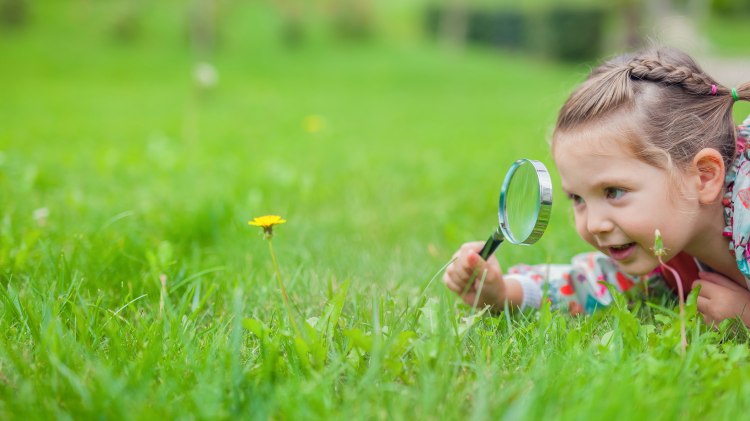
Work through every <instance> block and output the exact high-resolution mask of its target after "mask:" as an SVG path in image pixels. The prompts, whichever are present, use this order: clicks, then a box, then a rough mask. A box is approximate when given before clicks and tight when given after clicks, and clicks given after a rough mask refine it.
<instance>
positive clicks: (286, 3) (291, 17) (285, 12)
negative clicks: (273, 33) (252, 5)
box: [273, 0, 305, 47]
mask: <svg viewBox="0 0 750 421" xmlns="http://www.w3.org/2000/svg"><path fill="white" fill-rule="evenodd" d="M273 3H274V5H275V6H276V9H277V10H278V11H279V13H281V19H282V25H283V26H282V28H281V41H282V42H283V43H284V45H286V46H287V47H296V46H299V45H300V44H302V43H303V42H304V41H305V21H304V18H303V10H302V5H301V3H302V2H301V1H298V0H274V2H273Z"/></svg>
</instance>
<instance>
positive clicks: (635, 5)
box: [618, 0, 644, 50]
mask: <svg viewBox="0 0 750 421" xmlns="http://www.w3.org/2000/svg"><path fill="white" fill-rule="evenodd" d="M618 3H619V4H618V6H619V9H620V12H621V13H622V16H623V19H624V23H625V47H626V48H627V49H628V50H635V49H637V48H640V47H641V46H642V45H643V41H644V37H643V33H642V31H643V8H644V4H643V1H642V0H620V1H619V2H618Z"/></svg>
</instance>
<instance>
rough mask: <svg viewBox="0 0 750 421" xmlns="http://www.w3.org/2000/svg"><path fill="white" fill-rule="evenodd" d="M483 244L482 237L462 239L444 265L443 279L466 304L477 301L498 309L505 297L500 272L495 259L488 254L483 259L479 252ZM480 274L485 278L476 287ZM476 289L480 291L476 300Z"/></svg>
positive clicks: (482, 304)
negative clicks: (465, 241)
mask: <svg viewBox="0 0 750 421" xmlns="http://www.w3.org/2000/svg"><path fill="white" fill-rule="evenodd" d="M482 246H484V243H483V242H481V241H475V242H471V243H464V244H463V245H462V246H461V248H459V249H458V251H457V252H456V253H455V254H454V255H453V262H452V263H451V264H450V265H448V267H447V268H446V269H445V273H444V274H443V282H444V283H445V285H446V286H447V287H448V288H449V289H450V290H451V291H453V292H455V293H456V294H458V295H459V296H460V297H461V298H462V299H463V300H464V302H465V303H466V304H468V305H470V306H473V305H474V304H475V302H476V305H477V307H484V306H487V305H489V306H492V308H493V310H495V311H500V310H502V309H503V304H504V302H505V299H506V286H505V282H504V280H503V272H502V270H501V269H500V264H499V263H498V262H497V259H495V258H494V257H490V259H488V260H487V261H484V259H482V257H481V256H479V251H480V250H482ZM485 271H486V275H485ZM482 278H484V283H483V284H482V285H481V291H479V286H480V283H481V282H482ZM477 293H479V299H478V300H477Z"/></svg>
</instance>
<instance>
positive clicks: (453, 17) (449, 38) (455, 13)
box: [438, 0, 469, 49]
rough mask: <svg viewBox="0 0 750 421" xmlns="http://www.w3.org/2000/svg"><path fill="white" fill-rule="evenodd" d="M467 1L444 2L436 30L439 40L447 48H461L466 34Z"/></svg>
mask: <svg viewBox="0 0 750 421" xmlns="http://www.w3.org/2000/svg"><path fill="white" fill-rule="evenodd" d="M467 4H468V1H467V0H446V2H445V8H444V9H443V11H444V13H443V15H442V20H441V22H440V26H439V28H438V31H439V32H438V34H439V36H440V40H441V41H442V42H443V43H444V44H445V45H446V46H447V47H449V48H457V49H461V48H463V46H464V44H465V43H466V35H467V32H468V20H469V16H468V7H467Z"/></svg>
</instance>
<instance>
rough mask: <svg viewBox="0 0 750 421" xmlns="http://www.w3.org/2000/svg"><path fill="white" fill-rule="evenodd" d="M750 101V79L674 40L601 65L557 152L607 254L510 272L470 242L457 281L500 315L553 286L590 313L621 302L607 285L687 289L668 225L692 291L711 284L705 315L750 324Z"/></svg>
mask: <svg viewBox="0 0 750 421" xmlns="http://www.w3.org/2000/svg"><path fill="white" fill-rule="evenodd" d="M739 100H750V83H745V84H743V85H741V86H739V87H737V88H727V87H724V86H722V85H720V84H719V83H717V82H716V81H715V80H714V79H713V78H711V76H709V75H707V74H706V73H704V72H703V71H702V70H701V68H700V67H699V66H698V65H697V64H696V63H695V62H694V61H693V59H691V58H690V57H689V56H687V55H686V54H684V53H682V52H680V51H677V50H674V49H670V48H658V49H653V50H648V51H642V52H638V53H635V54H628V55H623V56H619V57H616V58H614V59H612V60H610V61H608V62H606V63H604V64H603V65H601V66H599V67H597V68H596V69H594V70H593V72H592V73H591V75H589V77H588V79H587V80H586V81H585V82H584V83H583V84H582V85H581V86H580V87H578V89H576V90H575V91H574V92H573V94H572V95H571V96H570V98H568V100H567V102H566V103H565V105H564V106H563V107H562V110H561V111H560V115H559V117H558V120H557V125H556V127H555V131H554V134H553V136H552V156H553V159H554V161H555V164H556V166H557V168H558V170H559V173H560V178H561V181H562V188H563V190H564V191H565V192H566V194H567V195H568V197H569V198H570V202H571V205H572V207H573V209H574V214H575V224H576V230H577V231H578V234H579V235H580V236H581V237H582V238H583V239H584V240H586V241H587V242H588V243H589V244H591V245H592V246H594V248H596V249H597V250H598V252H592V253H585V254H582V255H578V256H576V257H574V258H573V262H572V264H571V265H539V266H533V267H532V266H516V267H513V268H511V269H510V270H509V273H508V274H506V275H503V273H502V271H501V269H500V265H499V264H498V262H497V260H496V259H494V258H490V259H489V260H488V261H486V262H485V261H484V260H482V258H481V257H480V256H479V255H478V254H477V252H478V251H479V250H480V249H481V248H482V245H483V243H482V242H472V243H466V244H464V245H463V246H461V248H460V249H459V250H458V252H456V254H455V255H454V259H455V260H454V261H453V262H452V263H451V264H450V265H449V266H448V267H447V268H446V271H445V275H444V277H443V280H444V282H445V284H446V286H447V287H448V288H450V289H451V290H453V291H455V292H456V293H458V294H459V295H461V297H462V298H463V299H464V301H465V302H466V303H468V304H470V305H471V304H474V303H475V302H477V303H478V304H479V305H482V306H483V305H490V306H492V307H493V308H494V309H495V310H498V311H499V310H502V309H503V308H504V304H505V302H506V301H507V303H508V304H509V305H511V306H515V307H520V308H526V307H539V304H540V301H541V299H542V289H543V287H545V286H544V284H547V286H546V287H545V289H547V290H548V292H547V294H548V297H549V299H550V300H551V302H552V304H553V306H555V307H563V308H567V309H568V310H569V311H570V312H571V313H572V314H578V313H582V312H591V311H593V310H594V309H596V308H597V307H601V306H606V305H608V304H610V303H611V301H612V297H611V296H610V295H609V292H608V290H607V288H606V286H605V285H604V283H605V282H606V283H610V284H612V285H613V286H614V287H615V288H616V289H617V290H619V291H626V290H628V289H630V288H632V287H633V286H634V285H637V284H639V283H642V282H648V285H649V287H651V285H659V284H661V285H664V284H666V285H669V286H672V287H674V286H675V285H676V283H675V280H674V279H672V278H671V277H670V276H669V275H668V273H666V272H664V273H662V272H661V270H660V265H659V262H658V260H657V258H656V257H655V256H654V253H653V250H652V247H653V245H654V232H655V230H657V229H658V230H660V231H661V234H662V237H663V240H664V247H665V248H666V251H667V255H666V256H665V257H664V260H665V261H668V263H669V264H670V265H671V266H673V267H676V268H677V271H678V273H680V275H681V278H682V280H683V282H684V283H685V284H686V285H685V286H686V288H685V290H686V291H687V290H689V289H690V287H691V284H692V285H695V284H701V290H700V295H699V296H698V302H697V306H698V311H700V312H701V313H702V314H703V316H704V318H705V320H706V322H707V323H719V322H721V321H722V320H724V319H727V318H732V317H738V316H739V317H740V318H741V319H742V320H743V321H744V322H745V324H746V325H749V326H750V290H748V288H750V248H748V241H749V237H750V150H748V151H746V150H745V144H746V142H747V141H748V139H750V119H748V120H747V121H746V122H745V125H744V126H740V128H739V130H737V128H735V126H734V122H733V120H732V107H733V104H734V103H735V102H736V101H739ZM483 271H486V275H484V282H483V284H482V285H481V289H480V288H479V286H478V284H479V281H478V279H481V278H482V274H483ZM477 274H479V275H477ZM470 283H471V284H470ZM477 294H479V297H477Z"/></svg>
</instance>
